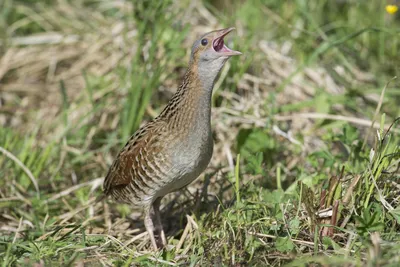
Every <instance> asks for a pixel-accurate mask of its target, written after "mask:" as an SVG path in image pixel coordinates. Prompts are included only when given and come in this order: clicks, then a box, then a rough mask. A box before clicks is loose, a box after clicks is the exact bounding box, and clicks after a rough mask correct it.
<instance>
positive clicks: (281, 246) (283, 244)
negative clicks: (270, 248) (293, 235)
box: [275, 236, 294, 252]
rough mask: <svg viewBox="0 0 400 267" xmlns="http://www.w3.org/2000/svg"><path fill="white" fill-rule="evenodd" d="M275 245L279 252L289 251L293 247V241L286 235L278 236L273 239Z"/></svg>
mask: <svg viewBox="0 0 400 267" xmlns="http://www.w3.org/2000/svg"><path fill="white" fill-rule="evenodd" d="M275 246H276V249H277V250H279V251H280V252H289V251H291V250H293V248H294V244H293V241H292V240H291V239H290V238H289V237H288V236H287V237H278V238H277V239H276V241H275Z"/></svg>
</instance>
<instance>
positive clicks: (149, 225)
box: [144, 207, 158, 250]
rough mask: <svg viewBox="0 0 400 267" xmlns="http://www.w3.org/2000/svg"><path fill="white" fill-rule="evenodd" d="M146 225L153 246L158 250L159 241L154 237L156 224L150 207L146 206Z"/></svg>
mask: <svg viewBox="0 0 400 267" xmlns="http://www.w3.org/2000/svg"><path fill="white" fill-rule="evenodd" d="M144 226H145V227H146V230H147V232H148V233H149V237H150V241H151V245H152V246H153V248H154V250H157V249H158V248H157V243H156V239H155V238H154V225H153V221H152V220H151V216H150V207H146V209H145V210H144Z"/></svg>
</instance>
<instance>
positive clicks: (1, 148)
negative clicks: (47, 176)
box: [0, 146, 40, 197]
mask: <svg viewBox="0 0 400 267" xmlns="http://www.w3.org/2000/svg"><path fill="white" fill-rule="evenodd" d="M0 152H2V153H3V154H4V155H5V156H6V157H7V158H9V159H11V160H12V161H14V162H15V163H16V164H17V165H18V166H20V167H21V169H22V170H23V171H24V172H25V173H26V175H28V177H29V179H30V180H31V182H32V184H33V186H34V187H35V189H36V193H37V196H38V197H40V191H39V185H38V183H37V181H36V178H35V176H33V174H32V172H31V171H30V170H29V169H28V167H26V166H25V164H23V163H22V162H21V161H20V160H19V159H18V158H17V157H16V156H14V155H13V154H12V153H11V152H10V151H8V150H6V149H4V148H3V147H1V146H0Z"/></svg>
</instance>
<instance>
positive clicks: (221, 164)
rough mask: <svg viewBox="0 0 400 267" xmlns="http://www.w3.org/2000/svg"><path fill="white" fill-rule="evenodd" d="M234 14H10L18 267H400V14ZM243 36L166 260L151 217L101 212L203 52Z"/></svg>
mask: <svg viewBox="0 0 400 267" xmlns="http://www.w3.org/2000/svg"><path fill="white" fill-rule="evenodd" d="M232 2H233V1H232ZM232 2H231V1H224V0H219V1H193V2H190V1H159V2H156V1H153V2H149V1H143V0H138V1H133V0H132V1H119V0H115V1H106V0H96V1H93V0H70V1H66V0H57V1H49V0H40V1H34V0H29V1H27V0H25V1H23V0H5V1H2V2H0V125H1V127H0V177H1V179H0V233H1V234H0V261H1V262H2V265H3V266H9V265H11V266H13V265H15V266H30V265H31V266H51V265H56V266H57V265H62V266H69V265H78V266H82V265H88V266H92V265H94V266H98V265H105V266H114V265H116V266H129V265H134V266H135V265H140V266H153V265H155V264H157V265H182V264H183V265H190V266H209V265H217V266H247V265H255V266H266V265H271V266H281V265H288V266H309V265H312V266H335V265H336V266H384V265H385V266H398V265H399V264H400V256H399V254H398V251H399V250H400V243H399V241H400V206H399V203H400V197H399V191H400V171H399V168H400V167H399V166H400V149H399V140H400V135H399V133H400V126H399V120H400V119H399V116H400V109H399V108H398V107H399V106H400V97H399V80H398V79H396V76H398V75H399V73H398V72H399V64H398V62H400V55H399V53H398V50H399V47H400V46H399V44H400V32H399V29H400V20H399V15H398V12H396V11H397V9H396V7H397V6H398V5H399V4H400V3H398V2H396V1H387V2H386V1H380V0H373V1H361V0H360V1H358V0H353V1H336V0H335V1H332V0H322V1H312V0H308V1H300V0H299V1H261V0H249V1H236V2H234V4H233V3H232ZM387 5H392V6H387ZM231 26H234V27H236V29H237V30H236V33H234V34H231V35H230V37H229V39H228V46H230V47H231V48H233V49H235V50H239V51H241V52H242V53H243V55H242V56H240V57H235V58H232V59H231V60H230V61H229V62H228V63H227V64H226V66H225V68H224V69H223V71H222V73H221V75H220V77H219V79H218V81H217V82H216V84H215V89H214V94H213V99H212V101H213V111H212V127H213V132H214V141H215V150H214V155H213V158H212V161H211V163H210V166H209V167H208V169H207V171H206V172H205V173H204V174H202V175H201V176H200V177H199V178H198V179H197V180H196V182H194V183H193V184H191V185H190V186H188V187H187V188H186V189H184V190H182V191H180V192H177V193H173V194H170V195H168V196H167V197H166V198H165V199H164V200H163V202H162V219H163V222H164V228H165V230H166V232H167V238H168V247H167V248H165V249H163V250H160V251H157V252H153V251H152V250H151V246H150V242H149V239H148V235H147V233H146V232H145V229H144V225H143V222H142V219H143V217H142V214H141V211H140V210H138V209H135V207H131V206H128V205H122V204H117V203H114V202H113V201H112V200H111V199H106V200H104V201H101V202H99V203H94V202H95V199H96V197H98V196H100V195H101V193H102V189H101V185H102V180H103V178H104V175H105V174H106V172H107V170H108V168H109V166H110V164H111V163H112V160H113V159H114V157H115V156H116V155H117V153H118V151H119V149H120V148H121V147H122V146H123V145H124V143H125V142H126V140H127V139H128V138H129V136H130V135H131V134H132V133H134V131H135V130H136V129H137V128H138V127H139V126H140V125H141V124H142V123H145V122H146V121H149V120H150V119H152V118H154V117H155V116H157V114H158V113H159V112H160V111H161V109H162V108H163V107H164V106H165V105H166V103H167V101H168V99H169V98H170V97H171V96H172V94H173V93H174V92H175V90H176V88H177V86H178V85H179V82H180V80H181V79H182V77H183V74H184V72H185V68H186V66H187V62H188V60H189V55H190V48H191V45H192V43H193V41H194V40H195V39H196V38H197V37H198V36H200V35H202V34H203V33H205V32H208V31H211V30H215V29H220V28H224V27H231Z"/></svg>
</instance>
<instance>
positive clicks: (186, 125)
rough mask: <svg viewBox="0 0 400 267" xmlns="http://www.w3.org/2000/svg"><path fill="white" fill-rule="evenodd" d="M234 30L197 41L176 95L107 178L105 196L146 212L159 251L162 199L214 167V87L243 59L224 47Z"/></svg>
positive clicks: (120, 156) (162, 235) (133, 140)
mask: <svg viewBox="0 0 400 267" xmlns="http://www.w3.org/2000/svg"><path fill="white" fill-rule="evenodd" d="M233 30H235V28H233V27H231V28H226V29H221V30H215V31H212V32H208V33H206V34H204V35H203V36H201V37H200V38H199V39H197V40H196V41H195V42H194V44H193V46H192V50H191V55H190V60H189V65H188V68H187V70H186V73H185V75H184V78H183V81H182V82H181V84H180V86H179V87H178V89H177V91H176V93H175V94H174V95H173V96H172V98H171V99H170V100H169V102H168V104H167V105H166V106H165V108H164V109H163V110H162V111H161V113H160V114H159V115H158V116H157V117H155V118H154V119H153V120H151V121H149V122H148V123H147V124H144V125H143V126H142V127H140V128H139V129H138V130H137V131H136V132H135V133H134V134H133V135H132V136H131V137H130V139H129V140H128V142H127V143H126V145H125V146H124V147H123V148H122V150H121V151H120V152H119V154H118V155H117V157H116V158H115V160H114V161H113V163H112V165H111V166H110V168H109V170H108V173H107V175H106V176H105V179H104V183H103V194H104V196H105V197H107V196H111V197H112V199H113V200H114V201H116V202H122V203H128V204H130V205H133V206H134V207H137V208H142V209H143V213H144V225H145V228H146V231H147V232H148V235H149V238H150V242H151V246H152V247H153V248H154V250H158V246H157V242H156V239H155V236H154V231H157V235H158V237H159V238H161V243H162V246H160V248H162V247H165V246H166V245H167V240H166V237H165V233H164V231H163V228H162V222H161V216H160V203H161V199H162V198H163V197H164V196H165V195H166V194H168V193H171V192H174V191H178V190H180V189H182V188H183V187H185V186H187V185H188V184H190V183H191V182H193V181H194V180H195V179H196V178H197V177H198V176H199V175H200V174H201V173H202V172H203V171H204V170H205V169H206V168H207V166H208V164H209V163H210V160H211V156H212V153H213V146H214V143H213V138H212V131H211V95H212V91H213V87H214V83H215V81H216V79H217V76H218V74H219V73H220V71H221V69H222V67H223V66H224V65H225V63H226V62H227V60H228V59H229V58H230V57H232V56H236V55H241V54H242V53H241V52H239V51H235V50H232V49H230V48H228V47H227V46H226V45H225V43H224V37H225V36H226V35H227V34H229V33H230V32H231V31H233ZM151 208H153V210H154V219H155V221H153V220H152V218H151ZM158 243H159V244H160V242H158Z"/></svg>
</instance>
